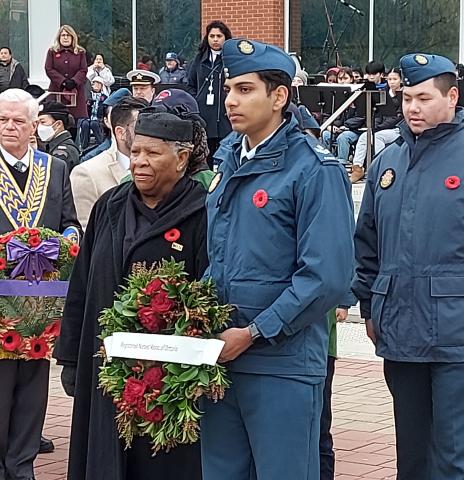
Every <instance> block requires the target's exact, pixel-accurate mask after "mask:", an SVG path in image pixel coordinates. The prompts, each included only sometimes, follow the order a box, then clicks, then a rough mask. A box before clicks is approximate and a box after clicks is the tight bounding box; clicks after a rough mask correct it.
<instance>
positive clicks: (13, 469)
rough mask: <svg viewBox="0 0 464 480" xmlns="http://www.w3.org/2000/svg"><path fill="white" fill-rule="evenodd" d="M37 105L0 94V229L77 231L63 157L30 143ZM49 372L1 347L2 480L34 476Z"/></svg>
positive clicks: (14, 92)
mask: <svg viewBox="0 0 464 480" xmlns="http://www.w3.org/2000/svg"><path fill="white" fill-rule="evenodd" d="M38 111H39V105H38V103H37V101H36V100H35V99H34V98H33V97H32V96H31V95H30V94H29V93H27V92H25V91H23V90H19V89H10V90H7V91H5V92H3V93H1V94H0V232H8V231H11V230H15V229H17V228H19V227H21V226H23V227H26V228H36V227H47V228H50V229H53V230H55V231H57V232H63V231H64V230H66V229H67V228H72V229H74V230H78V231H80V225H79V222H78V220H77V216H76V210H75V208H74V201H73V197H72V192H71V186H70V183H69V175H68V171H67V167H66V164H65V162H64V161H63V160H60V159H58V158H54V157H51V156H50V155H48V154H46V153H43V152H40V151H38V150H33V149H32V148H31V147H30V146H29V139H30V137H31V135H32V134H33V133H34V132H35V129H36V127H37V116H38ZM39 177H40V181H38V178H39ZM48 377H49V363H48V361H46V360H43V359H41V360H32V361H25V360H19V359H16V358H11V356H10V357H9V358H8V355H4V352H3V349H0V378H1V379H2V389H1V390H0V412H1V415H0V480H6V479H8V480H32V479H34V471H33V462H34V460H35V458H36V456H37V454H38V452H39V446H40V437H41V432H42V427H43V422H44V419H45V411H46V407H47V398H48Z"/></svg>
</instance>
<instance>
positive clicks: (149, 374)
mask: <svg viewBox="0 0 464 480" xmlns="http://www.w3.org/2000/svg"><path fill="white" fill-rule="evenodd" d="M163 378H164V372H163V369H162V368H160V367H152V368H150V369H149V370H147V371H146V372H145V374H144V376H143V379H141V380H140V379H138V378H135V377H129V378H128V379H127V380H126V385H125V387H124V392H123V394H122V405H121V406H120V408H121V409H123V410H126V411H127V410H129V411H131V409H134V410H135V412H136V413H137V415H139V416H140V417H142V418H143V419H144V420H147V421H149V422H153V423H158V422H161V420H163V417H164V412H163V409H162V408H161V407H154V408H153V409H151V410H147V401H146V399H145V394H146V393H149V391H150V390H157V392H153V393H154V394H156V395H159V393H160V391H161V389H162V388H163ZM132 411H133V410H132Z"/></svg>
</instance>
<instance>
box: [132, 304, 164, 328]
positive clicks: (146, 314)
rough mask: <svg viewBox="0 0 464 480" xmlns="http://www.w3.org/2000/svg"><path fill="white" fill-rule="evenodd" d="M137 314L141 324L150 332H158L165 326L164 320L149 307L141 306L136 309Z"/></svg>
mask: <svg viewBox="0 0 464 480" xmlns="http://www.w3.org/2000/svg"><path fill="white" fill-rule="evenodd" d="M138 316H139V319H140V323H141V324H142V326H143V327H144V328H145V329H146V330H148V331H149V332H151V333H158V332H159V331H160V330H162V329H163V328H166V322H165V320H163V319H162V318H161V317H159V315H158V314H157V313H156V312H154V311H153V310H152V308H151V307H142V308H140V309H139V311H138Z"/></svg>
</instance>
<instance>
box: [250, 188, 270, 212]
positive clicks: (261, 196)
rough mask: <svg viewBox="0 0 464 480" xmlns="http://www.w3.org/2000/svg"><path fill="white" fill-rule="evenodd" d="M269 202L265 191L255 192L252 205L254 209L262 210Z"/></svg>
mask: <svg viewBox="0 0 464 480" xmlns="http://www.w3.org/2000/svg"><path fill="white" fill-rule="evenodd" d="M268 201H269V196H268V194H267V192H266V190H257V191H256V192H255V193H254V195H253V204H254V206H255V207H256V208H263V207H264V206H266V204H267V202H268Z"/></svg>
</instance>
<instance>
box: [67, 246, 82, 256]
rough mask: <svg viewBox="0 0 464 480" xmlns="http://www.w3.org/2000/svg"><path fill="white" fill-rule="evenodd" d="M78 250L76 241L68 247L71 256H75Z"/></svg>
mask: <svg viewBox="0 0 464 480" xmlns="http://www.w3.org/2000/svg"><path fill="white" fill-rule="evenodd" d="M79 250H80V247H79V245H77V244H76V243H73V244H72V245H71V246H70V247H69V250H68V252H69V255H71V257H77V255H78V253H79Z"/></svg>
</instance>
